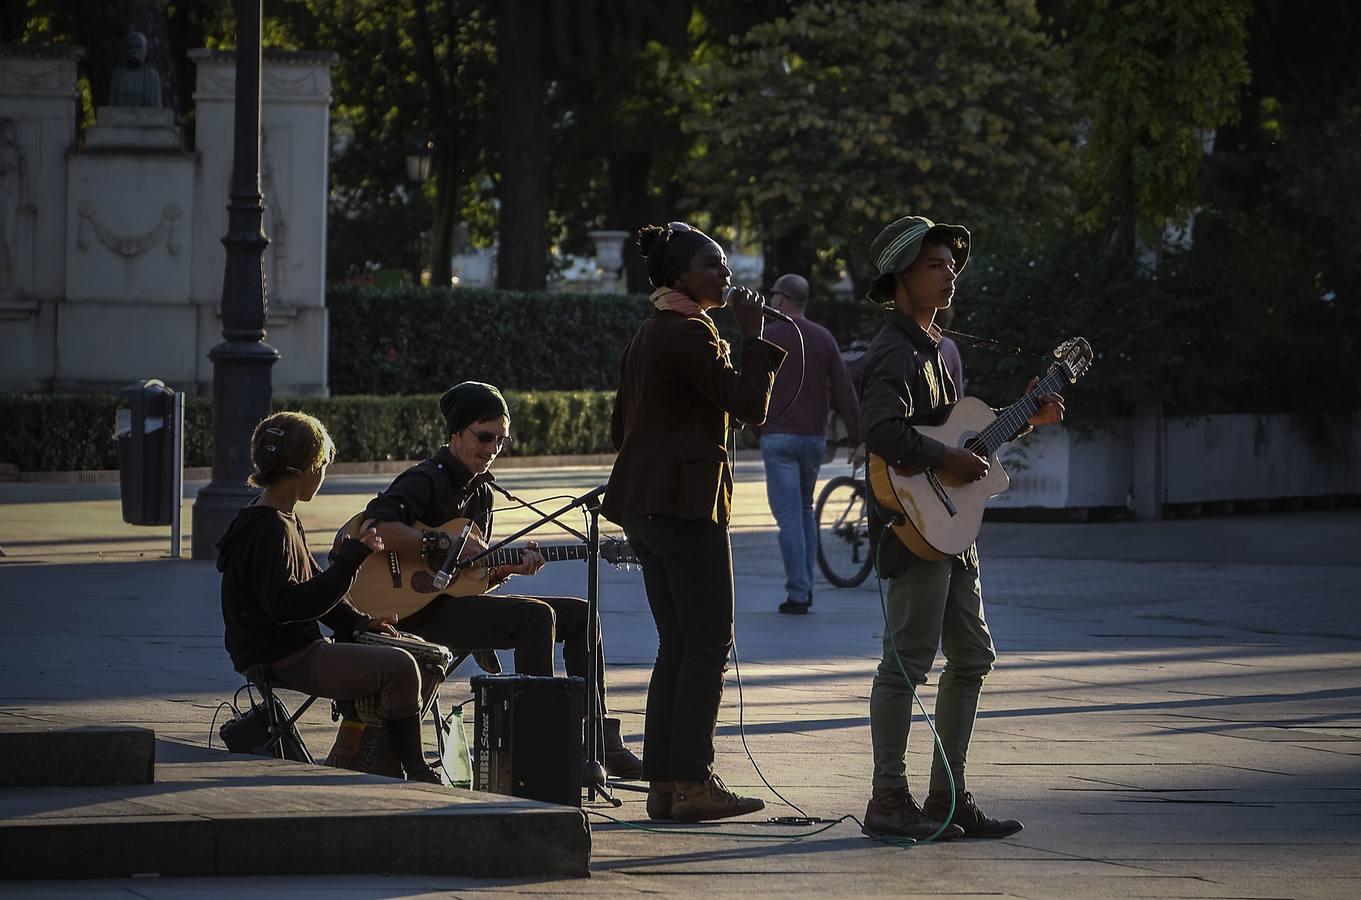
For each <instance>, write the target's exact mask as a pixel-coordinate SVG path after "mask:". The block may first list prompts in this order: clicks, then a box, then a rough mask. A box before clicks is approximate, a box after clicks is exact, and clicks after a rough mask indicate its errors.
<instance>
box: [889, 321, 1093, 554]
mask: <svg viewBox="0 0 1361 900" xmlns="http://www.w3.org/2000/svg"><path fill="white" fill-rule="evenodd" d="M1054 360H1055V361H1054V363H1053V365H1051V366H1050V367H1049V371H1048V372H1047V373H1046V374H1045V376H1044V377H1043V378H1041V379H1040V382H1039V384H1038V385H1036V387H1035V389H1034V390H1033V391H1030V392H1029V393H1027V394H1026V395H1025V396H1024V397H1022V398H1021V399H1020V400H1017V401H1016V402H1015V403H1013V404H1012V405H1011V406H1008V407H1007V408H1006V409H1004V410H1002V411H1001V412H1000V413H994V412H993V411H992V409H991V407H989V406H988V405H987V404H986V403H984V402H983V401H982V400H979V399H978V398H977V397H964V398H962V399H961V400H960V401H959V402H958V403H956V404H955V405H954V408H953V409H951V410H950V414H949V416H948V417H947V418H946V420H945V422H944V424H942V425H935V426H917V430H918V431H920V432H921V433H922V434H924V435H926V436H927V437H932V438H935V439H936V440H938V441H940V442H941V443H942V444H945V445H946V446H947V447H963V448H965V449H968V450H972V451H973V452H975V453H977V454H978V455H979V456H982V457H984V458H985V459H987V460H988V463H989V466H988V474H987V476H986V477H984V478H983V479H981V480H980V481H974V482H969V483H963V482H960V481H958V480H956V479H953V478H951V477H950V476H949V475H947V474H946V473H944V472H936V471H935V470H933V469H924V470H916V469H911V468H908V467H906V466H894V465H889V464H888V462H887V461H885V460H884V459H883V458H882V457H879V456H875V455H874V454H870V456H869V461H868V466H867V478H868V481H869V485H870V490H871V491H873V493H874V498H875V500H877V501H878V502H879V506H880V508H882V509H883V510H885V511H886V512H888V513H890V514H897V515H896V518H895V519H894V521H893V522H892V528H893V533H894V534H895V535H897V536H898V539H899V540H901V541H902V542H903V544H904V545H905V546H906V547H907V549H909V550H911V551H912V552H913V553H914V554H916V555H917V556H920V557H921V558H922V559H944V558H945V557H947V556H955V555H957V554H960V553H963V552H964V551H965V550H967V549H969V545H970V544H972V543H973V542H974V539H975V538H977V537H978V529H979V528H980V527H981V526H982V524H983V507H985V506H986V505H987V502H988V499H989V498H991V497H995V496H997V495H998V494H1000V493H1002V492H1003V491H1005V490H1006V489H1007V487H1008V485H1010V483H1011V479H1010V478H1008V477H1007V473H1006V471H1005V470H1004V469H1003V468H1002V465H1001V463H999V462H998V461H997V451H998V449H1000V448H1001V447H1002V445H1003V444H1006V443H1007V442H1009V441H1010V440H1011V438H1012V436H1014V435H1015V434H1016V432H1018V431H1020V430H1021V428H1022V427H1023V426H1024V425H1025V423H1026V420H1027V419H1029V418H1030V417H1031V416H1032V415H1034V414H1035V411H1036V410H1037V409H1039V405H1040V402H1039V398H1040V396H1041V395H1044V394H1056V393H1060V392H1061V390H1062V388H1064V387H1066V386H1067V385H1069V384H1072V383H1074V382H1076V381H1077V380H1078V378H1080V377H1082V374H1083V373H1084V372H1086V371H1087V368H1088V367H1089V366H1090V365H1091V363H1092V347H1091V345H1090V344H1088V343H1087V340H1086V339H1085V338H1080V337H1077V338H1070V339H1068V340H1066V341H1064V342H1063V343H1062V344H1059V345H1058V347H1056V348H1054Z"/></svg>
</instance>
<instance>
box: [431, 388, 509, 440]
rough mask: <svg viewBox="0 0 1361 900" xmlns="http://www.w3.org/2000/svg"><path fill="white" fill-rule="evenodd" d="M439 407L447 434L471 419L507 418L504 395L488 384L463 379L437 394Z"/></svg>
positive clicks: (507, 412) (476, 420)
mask: <svg viewBox="0 0 1361 900" xmlns="http://www.w3.org/2000/svg"><path fill="white" fill-rule="evenodd" d="M439 411H440V412H442V413H443V414H444V424H445V425H446V426H447V427H448V429H449V434H458V433H459V432H460V431H462V430H463V429H465V428H467V427H468V426H469V425H471V424H473V423H474V422H485V421H487V420H488V419H495V418H498V417H500V416H505V417H506V418H507V419H509V418H510V409H509V408H508V407H507V406H506V398H505V397H502V396H501V392H500V391H498V390H497V389H496V388H495V387H493V386H492V385H490V384H483V383H482V382H480V381H465V382H463V383H462V384H456V385H454V386H453V387H451V388H449V390H447V391H445V392H444V396H442V397H440V398H439Z"/></svg>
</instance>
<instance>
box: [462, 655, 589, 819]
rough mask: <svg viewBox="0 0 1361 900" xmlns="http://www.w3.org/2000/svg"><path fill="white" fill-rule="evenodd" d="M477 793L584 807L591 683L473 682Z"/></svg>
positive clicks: (535, 679)
mask: <svg viewBox="0 0 1361 900" xmlns="http://www.w3.org/2000/svg"><path fill="white" fill-rule="evenodd" d="M471 681H472V688H473V698H474V702H475V704H476V706H475V718H474V722H473V754H474V756H475V757H476V758H475V760H474V762H473V789H474V790H478V791H489V792H491V793H494V794H509V795H511V796H513V797H524V798H526V799H529V800H542V801H544V802H546V803H560V804H562V805H564V806H580V805H581V787H582V778H581V772H582V769H581V757H582V738H583V736H584V734H585V730H584V718H585V714H586V713H585V711H586V680H585V679H583V678H575V677H573V678H552V677H547V676H541V675H475V676H473V678H472V680H471Z"/></svg>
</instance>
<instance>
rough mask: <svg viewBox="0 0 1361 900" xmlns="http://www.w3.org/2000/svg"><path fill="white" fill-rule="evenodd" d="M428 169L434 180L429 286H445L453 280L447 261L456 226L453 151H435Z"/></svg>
mask: <svg viewBox="0 0 1361 900" xmlns="http://www.w3.org/2000/svg"><path fill="white" fill-rule="evenodd" d="M435 157H436V158H435V159H434V160H432V166H431V168H432V169H433V170H434V179H435V209H434V221H433V222H431V223H430V245H429V254H428V256H429V268H430V284H431V285H433V286H435V287H448V286H449V282H450V281H451V280H452V278H453V274H454V272H453V260H452V259H451V258H450V254H451V251H452V249H453V242H454V227H455V226H456V225H457V224H458V187H459V185H458V177H459V172H458V166H457V164H456V163H455V160H454V155H453V153H452V152H446V153H440V152H438V151H437V152H436V154H435Z"/></svg>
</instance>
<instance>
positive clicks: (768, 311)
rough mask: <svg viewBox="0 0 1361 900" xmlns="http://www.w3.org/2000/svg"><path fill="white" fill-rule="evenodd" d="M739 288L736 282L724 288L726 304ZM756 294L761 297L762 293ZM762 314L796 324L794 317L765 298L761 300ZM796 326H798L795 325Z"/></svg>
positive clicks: (768, 317)
mask: <svg viewBox="0 0 1361 900" xmlns="http://www.w3.org/2000/svg"><path fill="white" fill-rule="evenodd" d="M739 288H740V286H739V285H736V284H730V285H728V286H727V287H725V288H724V289H723V302H724V303H725V304H726V303H727V302H728V301H729V300H731V299H732V296H733V294H735V293H737V291H738V290H739ZM756 296H757V297H760V296H761V295H760V294H757V295H756ZM761 315H763V316H765V317H766V318H767V319H779V320H780V321H781V322H788V323H789V324H790V325H794V320H793V319H791V318H789V316H787V315H785V314H784V313H782V312H780V311H779V310H778V309H776V308H775V307H773V306H771V305H770V304H768V303H766V302H765V300H762V301H761ZM794 327H795V328H797V327H798V326H797V325H794Z"/></svg>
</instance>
